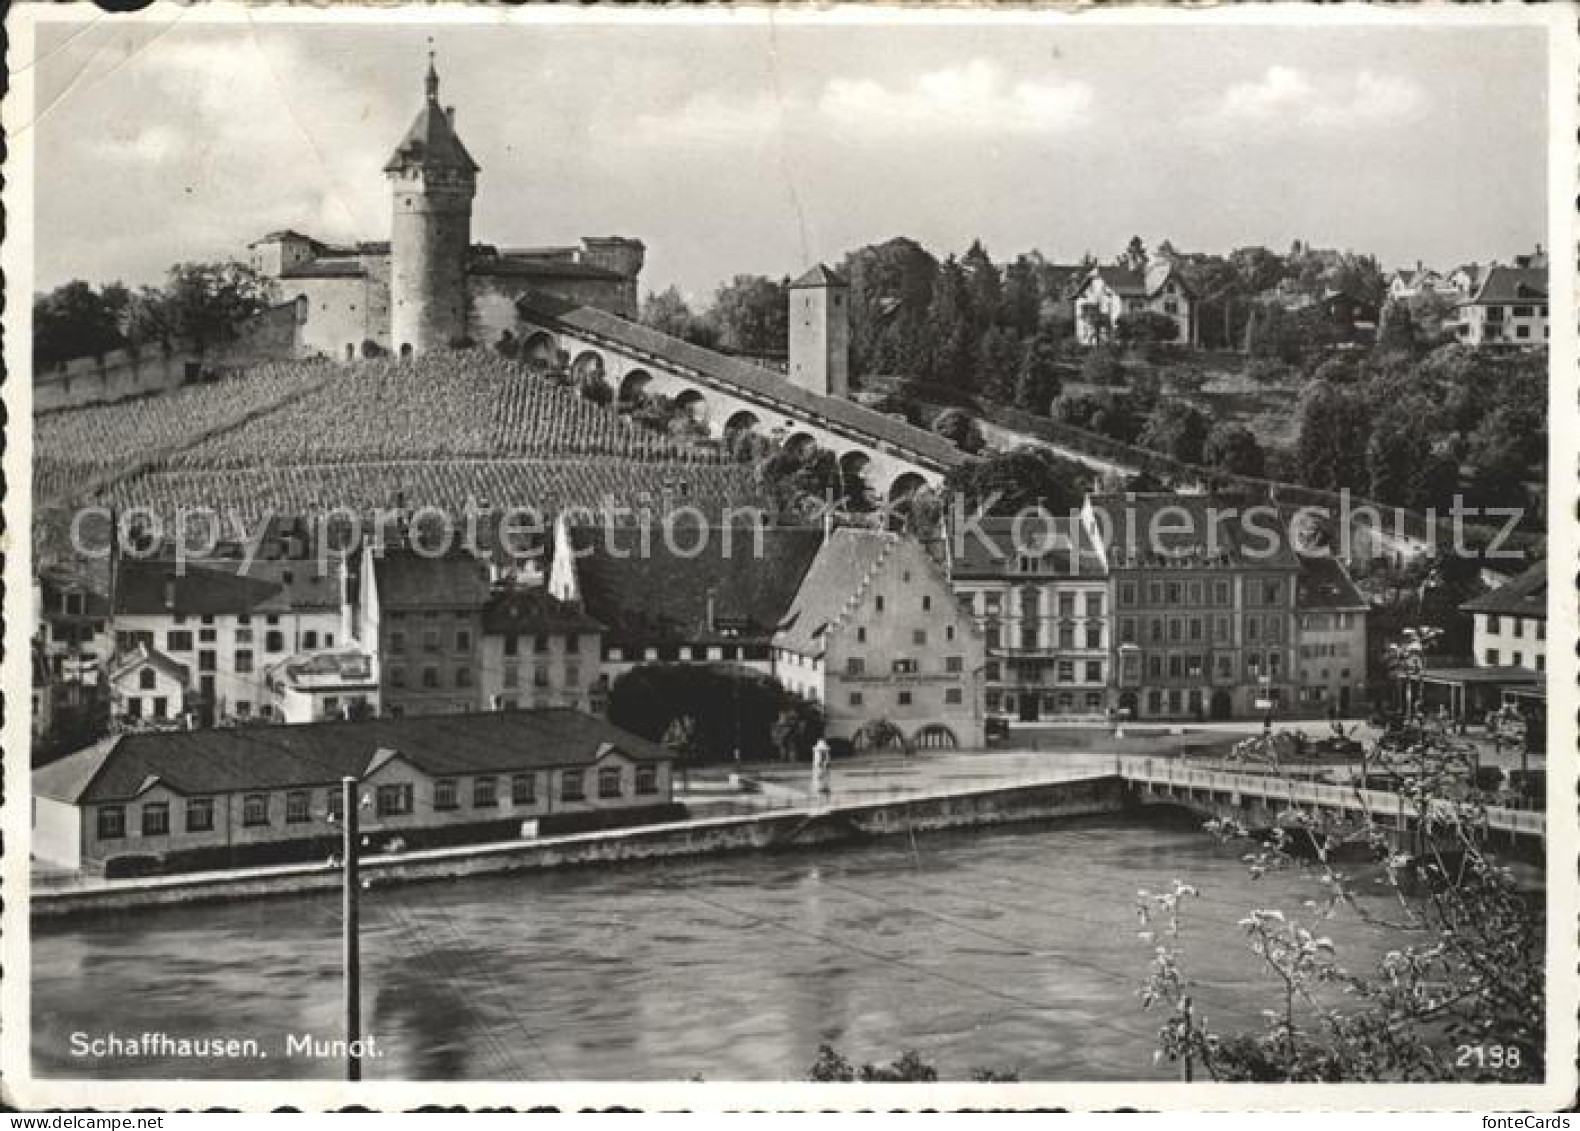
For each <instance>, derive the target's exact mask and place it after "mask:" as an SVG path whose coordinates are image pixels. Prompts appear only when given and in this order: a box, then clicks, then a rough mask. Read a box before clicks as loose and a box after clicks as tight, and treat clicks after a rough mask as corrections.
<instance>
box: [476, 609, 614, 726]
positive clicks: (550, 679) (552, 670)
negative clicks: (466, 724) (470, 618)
mask: <svg viewBox="0 0 1580 1131" xmlns="http://www.w3.org/2000/svg"><path fill="white" fill-rule="evenodd" d="M602 646H603V625H601V624H599V623H598V622H597V621H595V620H593V618H592V617H590V616H588V615H587V614H586V613H584V612H582V611H581V610H579V609H577V608H576V607H575V606H573V605H568V604H566V603H565V602H563V601H560V600H559V599H557V598H555V597H553V596H551V595H550V594H549V593H548V592H547V591H546V590H542V589H521V588H510V589H506V590H503V591H500V592H496V593H495V594H494V596H493V597H492V598H491V599H490V600H489V602H488V605H487V607H486V608H485V609H484V610H483V647H482V654H481V668H482V676H481V680H482V682H481V688H482V693H483V704H484V706H485V707H486V708H487V709H489V710H494V711H515V710H519V709H522V708H543V707H571V708H575V709H577V710H581V711H589V712H591V713H593V714H602V713H603V712H604V709H605V708H606V707H607V705H608V685H607V681H606V680H604V679H603V678H602V658H603V657H602Z"/></svg>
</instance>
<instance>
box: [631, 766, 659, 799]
mask: <svg viewBox="0 0 1580 1131" xmlns="http://www.w3.org/2000/svg"><path fill="white" fill-rule="evenodd" d="M636 792H637V793H639V794H643V795H649V794H654V793H657V792H658V769H657V768H656V767H654V766H638V767H637V768H636Z"/></svg>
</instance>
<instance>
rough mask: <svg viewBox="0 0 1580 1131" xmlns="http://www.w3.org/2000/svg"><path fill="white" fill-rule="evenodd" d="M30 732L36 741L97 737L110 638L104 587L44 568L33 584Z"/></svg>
mask: <svg viewBox="0 0 1580 1131" xmlns="http://www.w3.org/2000/svg"><path fill="white" fill-rule="evenodd" d="M33 610H34V626H33V644H34V668H35V671H34V677H35V699H36V700H37V702H38V705H39V709H38V711H37V712H35V714H34V717H33V726H34V733H35V734H36V735H37V736H38V737H40V738H41V739H49V738H57V739H61V740H64V741H67V742H70V741H72V740H73V739H74V738H80V737H85V736H88V735H95V734H102V733H103V728H104V724H105V722H106V721H107V717H108V716H107V711H108V702H107V692H106V687H107V680H106V673H107V671H108V668H109V662H110V657H111V654H112V652H113V650H114V649H113V640H114V638H113V637H112V635H111V634H110V627H109V626H110V602H109V598H108V597H107V596H106V595H105V586H104V585H102V584H100V583H99V582H97V581H95V580H93V579H92V578H91V577H89V576H87V575H85V574H82V573H78V572H76V571H72V570H67V569H62V568H58V567H52V566H46V567H44V568H43V569H41V570H39V572H38V576H37V577H36V578H34V581H33Z"/></svg>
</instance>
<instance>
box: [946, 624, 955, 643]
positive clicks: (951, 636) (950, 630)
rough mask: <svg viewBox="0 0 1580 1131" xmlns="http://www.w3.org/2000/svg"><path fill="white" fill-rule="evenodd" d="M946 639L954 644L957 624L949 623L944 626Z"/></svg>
mask: <svg viewBox="0 0 1580 1131" xmlns="http://www.w3.org/2000/svg"><path fill="white" fill-rule="evenodd" d="M944 639H945V640H947V641H949V643H951V644H953V643H954V642H955V626H954V625H952V624H948V625H945V626H944Z"/></svg>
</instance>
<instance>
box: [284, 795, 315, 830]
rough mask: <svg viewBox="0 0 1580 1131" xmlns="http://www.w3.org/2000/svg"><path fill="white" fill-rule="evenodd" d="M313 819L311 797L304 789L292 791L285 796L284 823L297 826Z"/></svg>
mask: <svg viewBox="0 0 1580 1131" xmlns="http://www.w3.org/2000/svg"><path fill="white" fill-rule="evenodd" d="M312 818H313V804H312V797H311V795H310V794H309V793H308V792H307V790H305V789H293V790H292V791H291V792H290V793H287V794H286V795H285V823H286V824H288V825H299V824H301V823H303V822H304V821H310V820H312Z"/></svg>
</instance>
